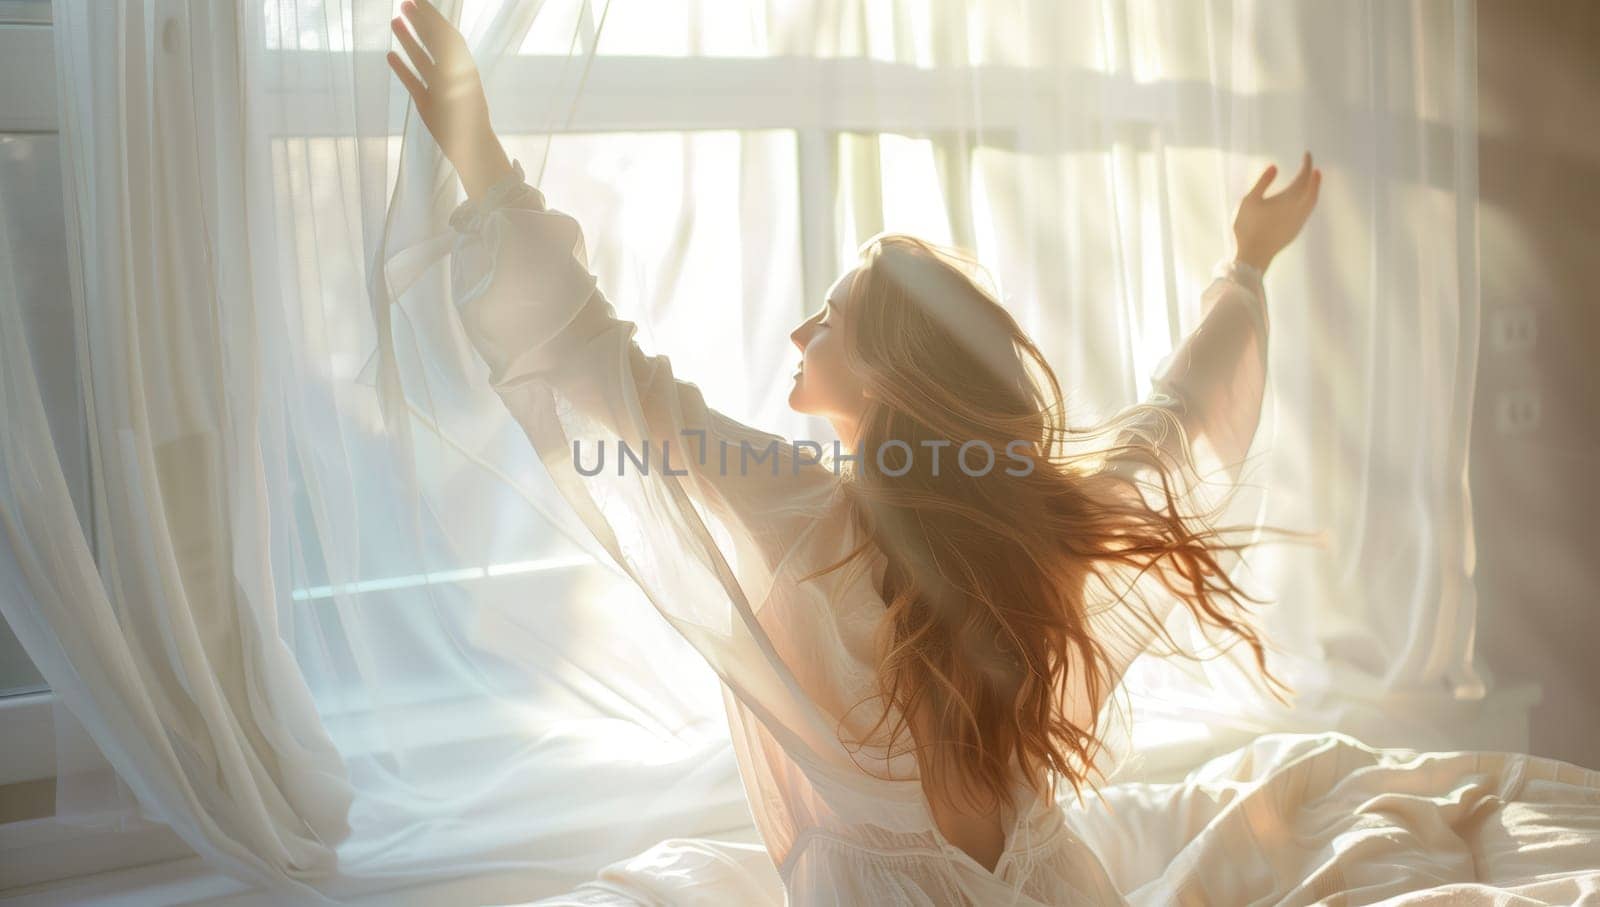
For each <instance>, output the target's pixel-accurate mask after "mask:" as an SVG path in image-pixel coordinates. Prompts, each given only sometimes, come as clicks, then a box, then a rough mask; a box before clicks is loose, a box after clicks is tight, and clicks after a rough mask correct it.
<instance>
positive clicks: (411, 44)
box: [389, 17, 434, 85]
mask: <svg viewBox="0 0 1600 907" xmlns="http://www.w3.org/2000/svg"><path fill="white" fill-rule="evenodd" d="M389 30H390V31H392V32H394V37H395V40H397V41H399V42H400V48H401V49H402V50H404V51H405V52H406V56H407V57H409V58H410V59H411V68H412V69H415V70H416V71H417V75H419V76H421V77H422V80H423V81H424V82H426V83H428V84H429V85H432V84H433V68H434V61H433V57H431V56H429V55H428V52H427V51H426V50H423V49H422V45H421V44H418V43H417V39H416V38H413V37H412V36H411V29H409V28H407V27H406V24H405V23H404V22H402V21H400V19H399V18H398V17H396V18H394V19H391V20H389Z"/></svg>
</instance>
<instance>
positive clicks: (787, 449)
mask: <svg viewBox="0 0 1600 907" xmlns="http://www.w3.org/2000/svg"><path fill="white" fill-rule="evenodd" d="M451 226H452V227H453V228H454V231H455V233H456V240H455V244H454V246H453V250H452V252H451V257H450V281H451V290H452V297H453V300H454V307H455V310H456V312H457V313H458V315H459V319H460V325H461V327H462V329H463V331H464V333H465V335H466V337H467V339H468V340H469V341H470V343H471V345H472V346H473V347H474V348H475V349H476V351H477V353H478V354H479V356H480V357H481V358H482V361H483V363H484V365H486V366H487V370H488V381H489V383H490V384H491V385H492V386H493V388H494V390H495V392H496V393H497V394H498V395H499V397H500V399H501V400H502V402H503V403H504V404H505V406H506V409H507V410H508V411H509V413H510V414H511V416H512V417H513V418H515V420H516V421H517V422H518V423H519V424H520V426H521V427H522V429H523V431H524V432H525V433H526V435H527V437H528V439H529V441H530V442H531V443H532V444H533V446H534V448H535V450H536V452H537V454H538V456H539V458H540V460H541V462H542V463H543V464H544V466H545V469H546V471H547V472H548V474H549V476H550V479H551V481H552V483H553V484H554V486H555V488H556V489H557V490H558V491H559V493H560V495H561V496H562V497H563V498H564V499H565V501H566V503H567V504H568V505H570V506H571V508H572V509H573V511H574V512H575V513H576V514H577V516H578V517H579V518H580V519H581V520H582V521H583V523H584V524H585V525H586V526H587V527H588V529H589V530H590V531H591V532H592V533H593V535H594V537H595V539H596V540H598V541H599V543H600V544H601V545H602V546H603V547H604V548H605V550H606V551H607V552H608V553H609V554H610V556H611V557H612V558H613V559H614V560H615V562H616V563H617V565H618V566H619V567H621V568H622V569H623V570H625V571H626V572H627V574H628V575H629V576H630V577H631V578H632V579H633V581H634V582H635V583H637V585H638V586H639V588H640V589H641V590H642V591H643V592H644V594H645V595H646V596H647V597H648V598H649V599H650V601H651V602H652V604H654V605H655V607H656V608H657V610H659V611H660V612H661V614H662V615H663V616H664V617H665V618H666V619H667V620H668V622H669V623H671V624H672V625H673V626H674V627H675V628H676V629H677V630H678V631H679V632H680V633H681V634H682V635H683V636H684V637H685V639H686V640H687V641H688V642H689V643H690V644H691V645H693V646H694V647H695V648H696V649H697V651H699V652H700V654H701V655H703V656H704V657H705V658H706V660H707V661H708V662H709V663H710V665H711V667H712V668H713V669H714V670H715V671H716V672H717V674H718V675H719V676H720V677H721V678H722V680H723V682H724V683H725V684H726V685H727V686H728V688H729V690H730V691H731V692H732V693H733V694H734V695H736V696H737V697H738V698H739V699H740V700H741V701H742V702H744V703H745V704H746V705H747V706H748V707H749V708H750V709H751V710H752V711H753V712H755V713H756V714H757V715H758V716H760V717H761V718H762V719H763V721H764V722H765V723H766V724H767V725H768V727H769V728H770V729H772V730H773V732H774V734H775V735H777V736H778V737H779V738H780V739H782V740H784V742H785V745H786V746H794V747H796V748H797V749H800V750H801V751H804V750H806V749H809V750H811V751H812V752H818V753H821V752H825V751H828V750H830V749H832V748H833V747H835V746H836V745H837V740H836V739H835V738H834V736H833V733H832V724H831V722H830V721H829V720H828V719H827V718H826V716H824V715H823V714H822V712H821V711H820V710H819V709H817V708H816V707H815V705H814V703H813V702H812V701H811V700H810V698H809V697H808V696H807V694H806V691H805V690H803V689H802V687H801V686H800V684H799V683H798V682H797V680H796V678H795V675H794V672H793V671H791V670H790V669H789V668H788V667H787V666H786V665H785V664H784V663H783V662H782V661H781V660H780V659H779V658H778V657H777V655H776V654H775V650H774V646H773V644H772V639H771V638H770V637H769V636H768V633H767V631H766V630H764V629H763V626H762V624H761V623H760V621H758V619H757V612H758V611H759V610H760V608H761V606H762V604H763V602H764V601H765V599H766V598H767V596H768V594H769V592H770V590H771V585H772V582H773V576H774V571H775V569H776V568H777V566H778V564H779V563H780V562H781V560H782V558H783V557H784V555H785V553H786V552H787V550H788V548H789V546H790V545H792V544H793V543H794V542H795V541H796V540H797V539H798V538H799V537H800V536H801V535H802V534H803V533H804V532H805V531H806V530H807V528H809V527H810V526H811V525H813V523H814V521H815V520H816V519H817V517H818V515H819V514H820V513H822V512H823V510H824V508H825V506H826V504H827V502H828V501H829V500H830V498H831V495H832V494H833V493H834V491H835V490H836V488H837V484H836V482H835V481H834V479H835V477H834V475H833V473H832V471H831V470H830V469H828V468H827V467H825V466H822V465H818V464H817V463H815V462H814V460H815V459H816V458H815V457H812V456H810V453H811V451H810V450H808V449H807V448H804V447H801V448H800V449H799V451H798V452H797V451H796V449H795V446H794V445H792V444H791V443H790V442H789V441H787V440H785V439H784V438H782V437H780V436H778V435H775V434H771V433H768V432H764V431H760V430H758V429H755V428H752V427H750V426H747V425H743V424H741V423H739V422H738V421H736V420H734V419H731V418H729V417H728V416H726V415H724V414H722V413H720V412H718V411H716V410H715V409H712V408H711V407H709V406H707V405H706V401H705V398H704V396H703V395H702V393H701V391H700V389H699V388H698V387H696V386H695V385H694V384H692V383H690V382H687V381H682V380H679V379H678V378H677V377H676V376H675V375H674V373H673V369H672V364H671V362H670V361H669V360H668V359H667V358H666V357H665V356H661V355H649V354H646V353H645V352H644V351H642V350H641V349H640V347H639V345H638V343H637V342H636V341H635V340H634V334H635V332H636V325H635V324H634V323H633V322H630V321H625V320H621V319H619V318H618V317H617V313H616V310H615V308H614V307H613V306H612V304H611V303H610V302H609V301H608V300H607V299H606V297H605V295H604V294H603V293H602V292H601V290H600V288H599V287H598V285H597V279H596V277H595V275H594V274H593V273H591V272H590V270H589V267H588V257H587V250H586V248H585V244H584V238H583V233H582V230H581V229H580V228H579V225H578V223H577V222H576V221H575V220H574V219H573V218H572V217H570V216H569V215H567V214H565V213H562V212H561V211H558V210H554V209H551V208H549V207H547V206H546V204H545V199H544V196H543V194H542V193H541V192H540V191H539V190H538V189H536V188H534V187H532V186H530V185H528V184H527V183H526V182H525V181H524V179H523V175H522V171H521V168H520V166H518V167H517V168H516V169H515V171H514V173H512V174H511V175H510V176H508V177H507V178H506V179H505V180H503V181H501V183H499V184H498V185H496V186H495V187H493V188H492V189H491V190H490V191H489V192H488V193H486V195H485V196H484V197H483V198H482V199H480V200H469V201H467V202H465V203H463V204H462V205H461V206H460V207H459V208H458V209H457V210H456V212H455V214H454V215H453V216H452V217H451ZM622 445H626V448H627V451H628V453H624V452H623V449H622Z"/></svg>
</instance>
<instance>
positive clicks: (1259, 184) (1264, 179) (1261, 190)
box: [1249, 164, 1278, 198]
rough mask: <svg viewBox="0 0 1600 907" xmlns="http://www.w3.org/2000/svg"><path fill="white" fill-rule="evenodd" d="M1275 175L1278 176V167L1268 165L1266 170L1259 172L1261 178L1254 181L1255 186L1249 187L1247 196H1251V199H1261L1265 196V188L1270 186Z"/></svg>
mask: <svg viewBox="0 0 1600 907" xmlns="http://www.w3.org/2000/svg"><path fill="white" fill-rule="evenodd" d="M1277 175H1278V165H1277V164H1269V165H1267V169H1266V170H1264V171H1262V172H1261V176H1260V177H1259V178H1258V179H1257V180H1256V184H1255V185H1254V186H1251V187H1250V193H1249V194H1250V195H1251V197H1253V198H1261V197H1262V196H1264V195H1266V194H1267V187H1268V186H1270V185H1272V179H1273V177H1275V176H1277Z"/></svg>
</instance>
